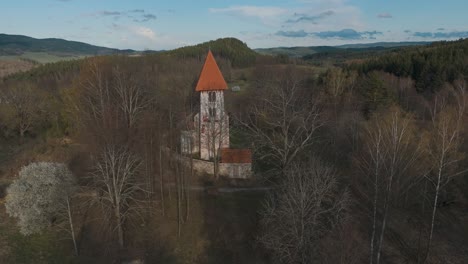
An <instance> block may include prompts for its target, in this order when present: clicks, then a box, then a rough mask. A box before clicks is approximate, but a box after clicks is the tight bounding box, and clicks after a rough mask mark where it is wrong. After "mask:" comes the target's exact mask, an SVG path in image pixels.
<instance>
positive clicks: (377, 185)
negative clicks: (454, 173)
mask: <svg viewBox="0 0 468 264" xmlns="http://www.w3.org/2000/svg"><path fill="white" fill-rule="evenodd" d="M364 142H365V145H364V146H365V148H364V153H363V156H362V157H361V158H360V160H359V163H360V167H361V169H362V170H363V171H364V172H365V173H366V174H367V175H368V176H369V181H370V183H371V185H372V188H371V189H372V191H370V192H371V193H373V194H372V195H370V196H372V198H370V199H371V200H372V215H373V216H372V234H371V244H370V263H373V261H374V259H375V260H376V263H379V262H380V256H381V252H382V248H383V241H384V237H385V236H384V235H385V230H386V227H387V222H388V219H389V210H390V206H391V205H392V203H394V202H396V201H398V199H399V198H400V197H401V196H402V195H403V194H405V193H407V192H409V191H410V190H412V188H414V186H415V184H417V183H418V182H420V180H421V179H422V177H423V176H424V173H419V174H416V175H415V174H414V173H411V172H412V170H413V169H414V168H415V166H416V164H417V161H420V159H421V157H422V154H423V145H422V142H423V141H421V139H420V137H419V136H417V135H416V127H415V125H414V120H413V118H412V116H410V115H408V114H405V113H404V112H402V111H401V110H400V109H399V108H397V107H393V108H391V109H390V110H387V111H386V112H385V113H383V114H376V115H375V116H374V117H373V118H372V119H371V120H370V121H369V124H368V125H367V126H366V127H365V132H364ZM379 208H381V210H379ZM379 211H381V212H380V213H379ZM379 216H380V220H379V219H378V217H379ZM378 222H380V230H379V231H378V230H377V224H378ZM377 236H378V241H376V237H377ZM376 242H377V248H376V250H375V246H376V244H375V243H376Z"/></svg>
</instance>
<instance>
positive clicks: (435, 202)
mask: <svg viewBox="0 0 468 264" xmlns="http://www.w3.org/2000/svg"><path fill="white" fill-rule="evenodd" d="M442 164H443V162H441V164H440V166H439V172H438V175H437V186H436V192H435V197H434V203H433V205H432V206H433V207H432V216H431V230H430V231H429V240H428V241H427V248H426V254H425V256H424V260H423V263H425V262H426V260H427V258H428V257H429V252H430V249H431V244H432V236H433V234H434V225H435V216H436V212H437V202H438V201H439V192H440V183H441V181H442Z"/></svg>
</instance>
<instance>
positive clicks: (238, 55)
mask: <svg viewBox="0 0 468 264" xmlns="http://www.w3.org/2000/svg"><path fill="white" fill-rule="evenodd" d="M209 49H211V51H212V52H213V53H214V54H215V55H216V56H220V57H223V58H226V59H229V60H230V61H231V63H232V66H234V67H244V66H250V65H253V64H254V63H255V59H256V57H257V55H258V54H257V53H256V52H255V51H254V50H252V49H250V48H249V47H248V46H247V44H245V43H244V42H242V41H240V40H238V39H236V38H220V39H217V40H212V41H208V42H204V43H201V44H198V45H194V46H187V47H182V48H178V49H174V50H170V51H166V52H165V53H166V54H170V55H175V56H179V57H192V58H204V56H205V55H206V53H207V52H208V50H209Z"/></svg>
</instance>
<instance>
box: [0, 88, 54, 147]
mask: <svg viewBox="0 0 468 264" xmlns="http://www.w3.org/2000/svg"><path fill="white" fill-rule="evenodd" d="M44 98H45V97H44V95H43V93H42V92H41V91H40V90H39V89H38V88H37V87H33V86H32V85H31V84H24V85H17V86H10V87H5V88H4V89H1V90H0V105H1V106H3V107H2V108H3V109H2V110H1V111H0V113H1V115H2V117H3V118H2V119H3V122H4V123H5V124H8V125H9V126H10V127H11V128H12V129H14V130H17V131H18V133H19V135H20V137H21V138H23V137H24V134H25V133H26V132H28V131H30V130H31V129H32V128H33V127H34V126H35V125H37V124H38V123H40V121H41V120H42V119H43V116H44V114H45V105H44Z"/></svg>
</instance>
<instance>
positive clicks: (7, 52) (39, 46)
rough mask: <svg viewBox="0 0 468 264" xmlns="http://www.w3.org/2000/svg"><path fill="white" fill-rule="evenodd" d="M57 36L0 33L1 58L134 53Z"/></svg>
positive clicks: (55, 58) (52, 59) (56, 58)
mask: <svg viewBox="0 0 468 264" xmlns="http://www.w3.org/2000/svg"><path fill="white" fill-rule="evenodd" d="M132 52H134V51H133V50H119V49H112V48H106V47H99V46H94V45H91V44H87V43H83V42H78V41H69V40H64V39H57V38H46V39H36V38H32V37H28V36H22V35H7V34H0V60H17V59H29V60H34V61H37V62H40V63H47V62H55V61H60V60H64V59H72V58H79V57H83V56H95V55H107V54H117V53H132Z"/></svg>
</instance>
